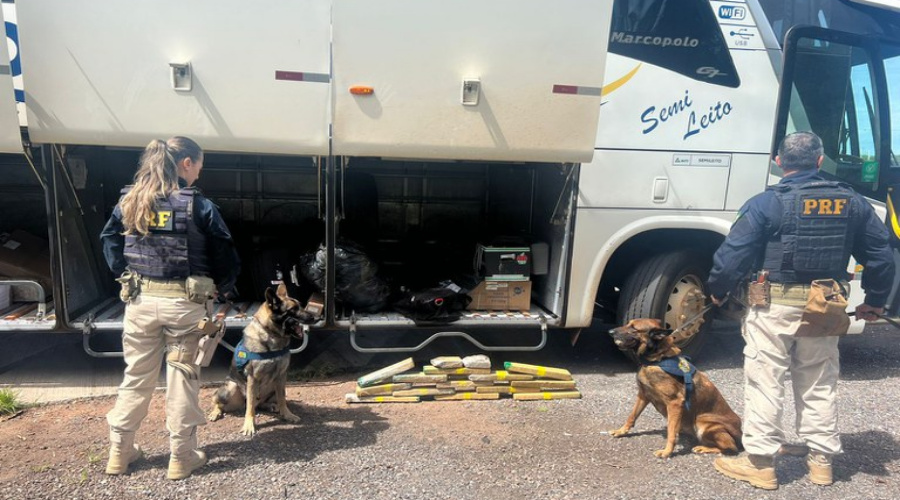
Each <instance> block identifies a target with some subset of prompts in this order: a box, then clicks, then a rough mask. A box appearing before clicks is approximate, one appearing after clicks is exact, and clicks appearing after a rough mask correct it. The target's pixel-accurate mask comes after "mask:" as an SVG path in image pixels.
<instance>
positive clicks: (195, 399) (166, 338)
mask: <svg viewBox="0 0 900 500" xmlns="http://www.w3.org/2000/svg"><path fill="white" fill-rule="evenodd" d="M205 315H206V308H205V307H204V305H202V304H196V303H194V302H191V301H189V300H187V298H180V297H160V296H153V295H150V294H149V293H141V294H140V295H138V296H137V297H135V298H134V299H132V300H131V302H129V303H128V305H126V306H125V322H124V330H123V334H122V344H123V349H124V353H125V364H126V367H125V378H124V380H123V381H122V384H121V385H120V386H119V391H118V394H119V395H118V398H117V399H116V405H115V407H113V409H112V410H111V411H110V412H109V413H108V414H107V415H106V419H107V422H108V423H109V426H110V441H111V442H112V444H113V445H117V444H123V443H131V442H133V441H134V433H135V432H136V431H137V430H138V428H140V426H141V421H143V420H144V417H146V416H147V411H148V409H149V406H150V399H151V397H152V395H153V390H154V389H155V387H156V382H157V380H158V379H159V368H160V365H161V364H162V363H163V360H164V359H165V357H166V352H167V350H170V349H173V348H174V349H185V350H190V351H191V352H196V348H197V343H198V342H199V341H200V333H199V331H198V330H197V323H198V322H199V321H200V320H201V319H202V318H203V317H204V316H205ZM194 368H195V369H196V371H195V372H194V374H193V376H192V374H190V373H187V372H185V371H184V370H182V369H178V368H176V367H173V366H172V365H169V364H167V365H166V427H167V428H168V430H169V444H170V447H171V451H172V455H173V456H176V457H184V456H187V455H188V454H189V453H190V452H191V451H192V450H194V449H195V448H196V447H197V436H196V427H197V426H198V425H202V424H205V423H206V417H205V415H204V414H203V412H202V411H201V410H200V401H199V396H200V395H199V391H200V380H199V373H200V372H199V370H200V368H199V367H197V366H194Z"/></svg>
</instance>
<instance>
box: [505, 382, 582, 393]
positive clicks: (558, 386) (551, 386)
mask: <svg viewBox="0 0 900 500" xmlns="http://www.w3.org/2000/svg"><path fill="white" fill-rule="evenodd" d="M510 385H512V386H513V387H519V388H522V387H534V388H539V389H541V390H544V391H564V390H567V389H574V388H575V381H574V380H521V381H513V382H510Z"/></svg>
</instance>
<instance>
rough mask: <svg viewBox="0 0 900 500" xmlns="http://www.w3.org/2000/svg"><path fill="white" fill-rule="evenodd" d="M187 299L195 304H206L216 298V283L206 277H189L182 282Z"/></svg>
mask: <svg viewBox="0 0 900 500" xmlns="http://www.w3.org/2000/svg"><path fill="white" fill-rule="evenodd" d="M184 289H185V291H186V292H187V298H188V300H190V301H191V302H195V303H197V304H206V302H207V301H209V300H212V299H214V298H216V283H215V282H214V281H213V280H212V278H209V277H207V276H190V277H188V279H186V280H185V282H184Z"/></svg>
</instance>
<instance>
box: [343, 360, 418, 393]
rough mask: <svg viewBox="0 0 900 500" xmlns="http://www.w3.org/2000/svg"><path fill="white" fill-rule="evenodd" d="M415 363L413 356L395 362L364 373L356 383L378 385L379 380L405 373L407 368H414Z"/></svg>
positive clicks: (361, 385) (364, 385) (365, 385)
mask: <svg viewBox="0 0 900 500" xmlns="http://www.w3.org/2000/svg"><path fill="white" fill-rule="evenodd" d="M415 366H416V365H415V363H414V362H413V359H412V358H406V359H404V360H403V361H400V362H397V363H394V364H392V365H390V366H386V367H384V368H382V369H380V370H375V371H374V372H372V373H369V374H366V375H363V376H362V377H359V378H358V379H357V380H356V383H357V384H359V386H360V387H369V386H370V385H376V384H378V383H379V382H383V381H385V380H388V379H389V378H391V377H393V376H394V375H396V374H398V373H403V372H405V371H407V370H412V369H413V367H415Z"/></svg>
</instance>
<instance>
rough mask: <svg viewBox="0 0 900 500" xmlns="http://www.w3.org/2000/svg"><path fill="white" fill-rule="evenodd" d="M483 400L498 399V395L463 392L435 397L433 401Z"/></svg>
mask: <svg viewBox="0 0 900 500" xmlns="http://www.w3.org/2000/svg"><path fill="white" fill-rule="evenodd" d="M485 399H500V395H499V394H497V393H496V392H495V393H489V394H485V393H479V392H463V393H459V394H453V395H450V396H435V397H434V400H435V401H469V400H485Z"/></svg>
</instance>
